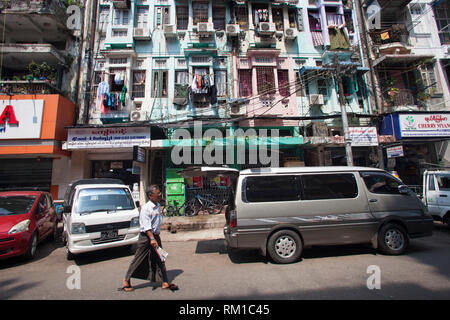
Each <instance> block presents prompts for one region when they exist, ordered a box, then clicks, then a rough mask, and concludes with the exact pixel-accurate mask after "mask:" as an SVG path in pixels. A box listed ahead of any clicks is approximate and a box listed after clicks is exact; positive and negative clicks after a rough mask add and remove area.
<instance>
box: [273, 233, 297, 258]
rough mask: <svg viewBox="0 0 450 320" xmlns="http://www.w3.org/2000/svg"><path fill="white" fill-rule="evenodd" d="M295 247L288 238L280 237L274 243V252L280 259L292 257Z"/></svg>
mask: <svg viewBox="0 0 450 320" xmlns="http://www.w3.org/2000/svg"><path fill="white" fill-rule="evenodd" d="M296 248H297V246H296V244H295V240H294V239H293V238H291V237H290V236H282V237H279V238H278V239H277V241H276V242H275V252H276V253H277V254H278V255H279V256H280V257H282V258H289V257H292V256H293V255H294V253H295V250H296Z"/></svg>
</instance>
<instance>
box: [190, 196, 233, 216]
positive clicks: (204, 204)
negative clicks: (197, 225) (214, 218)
mask: <svg viewBox="0 0 450 320" xmlns="http://www.w3.org/2000/svg"><path fill="white" fill-rule="evenodd" d="M224 205H225V203H224V201H220V200H218V199H217V198H216V197H214V196H208V197H205V196H202V195H200V194H196V195H195V196H194V198H192V199H191V200H189V201H188V202H187V203H185V211H184V214H185V215H186V216H196V215H198V213H199V212H200V211H204V210H206V211H208V213H209V214H218V213H220V212H222V209H223V207H224Z"/></svg>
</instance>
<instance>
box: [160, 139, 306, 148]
mask: <svg viewBox="0 0 450 320" xmlns="http://www.w3.org/2000/svg"><path fill="white" fill-rule="evenodd" d="M232 144H234V145H235V146H238V145H244V144H245V147H246V149H252V148H255V147H258V146H276V145H278V147H279V148H280V149H281V148H288V147H289V148H291V147H294V146H298V145H302V144H303V137H267V138H264V137H227V138H222V139H212V138H211V139H208V138H202V139H179V140H178V139H166V140H163V147H164V148H171V147H175V146H180V147H206V146H208V145H213V146H218V147H226V146H228V145H232Z"/></svg>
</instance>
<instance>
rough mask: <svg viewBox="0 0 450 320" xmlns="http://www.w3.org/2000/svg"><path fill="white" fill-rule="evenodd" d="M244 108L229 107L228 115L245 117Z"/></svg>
mask: <svg viewBox="0 0 450 320" xmlns="http://www.w3.org/2000/svg"><path fill="white" fill-rule="evenodd" d="M245 114H246V107H245V106H231V108H230V115H231V116H245Z"/></svg>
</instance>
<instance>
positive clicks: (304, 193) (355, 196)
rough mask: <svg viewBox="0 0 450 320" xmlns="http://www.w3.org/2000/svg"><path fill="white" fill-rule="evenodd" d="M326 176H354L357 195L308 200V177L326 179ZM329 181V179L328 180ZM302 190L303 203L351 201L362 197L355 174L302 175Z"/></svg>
mask: <svg viewBox="0 0 450 320" xmlns="http://www.w3.org/2000/svg"><path fill="white" fill-rule="evenodd" d="M324 176H353V182H354V187H356V194H354V195H353V196H351V197H350V196H341V197H335V198H316V199H314V198H312V199H306V198H307V195H308V194H307V192H306V190H305V178H306V177H315V178H318V177H324ZM326 180H328V181H329V179H326ZM300 181H301V190H302V200H303V201H318V200H326V201H329V200H349V199H356V198H358V197H359V195H360V190H359V185H358V181H357V179H356V175H355V173H353V172H336V173H333V172H330V173H328V172H325V173H320V174H302V175H301V179H300Z"/></svg>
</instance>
